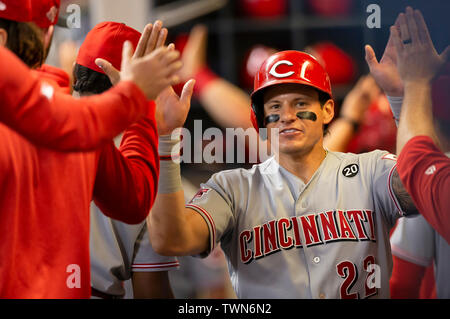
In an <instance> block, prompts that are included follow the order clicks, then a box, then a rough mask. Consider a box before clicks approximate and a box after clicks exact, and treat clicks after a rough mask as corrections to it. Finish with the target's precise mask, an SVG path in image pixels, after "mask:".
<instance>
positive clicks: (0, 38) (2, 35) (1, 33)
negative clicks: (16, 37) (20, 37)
mask: <svg viewBox="0 0 450 319" xmlns="http://www.w3.org/2000/svg"><path fill="white" fill-rule="evenodd" d="M7 42H8V32H6V30H5V29H2V28H0V46H2V47H6V43H7Z"/></svg>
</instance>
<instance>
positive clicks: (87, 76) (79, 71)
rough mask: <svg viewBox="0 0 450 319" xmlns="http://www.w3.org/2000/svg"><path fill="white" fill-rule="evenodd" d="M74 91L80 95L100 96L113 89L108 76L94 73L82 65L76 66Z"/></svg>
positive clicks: (74, 70)
mask: <svg viewBox="0 0 450 319" xmlns="http://www.w3.org/2000/svg"><path fill="white" fill-rule="evenodd" d="M73 77H74V84H73V89H74V90H75V91H77V92H78V93H80V94H83V93H92V94H100V93H103V92H105V91H107V90H109V89H110V88H111V87H112V83H111V81H110V80H109V78H108V76H107V75H106V74H103V73H100V72H97V71H94V70H92V69H89V68H87V67H85V66H82V65H80V64H78V63H77V64H75V67H74V69H73Z"/></svg>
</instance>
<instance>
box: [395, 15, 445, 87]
mask: <svg viewBox="0 0 450 319" xmlns="http://www.w3.org/2000/svg"><path fill="white" fill-rule="evenodd" d="M390 31H391V37H392V39H393V42H394V45H395V49H396V52H397V56H398V61H397V66H398V72H399V74H400V76H401V78H402V80H403V81H404V82H405V85H406V82H422V83H423V82H428V83H429V82H431V81H432V79H433V78H434V77H435V76H436V74H437V73H438V72H439V71H440V70H441V69H442V67H443V65H444V64H445V62H446V61H447V60H448V59H449V57H450V47H447V48H446V49H445V50H444V52H443V53H442V54H440V55H439V54H438V53H437V52H436V49H435V48H434V45H433V42H432V40H431V38H430V34H429V32H428V28H427V25H426V23H425V20H424V19H423V16H422V14H421V12H420V11H419V10H413V9H412V8H411V7H407V8H406V14H404V13H401V14H400V16H399V26H398V27H397V26H392V27H391V30H390Z"/></svg>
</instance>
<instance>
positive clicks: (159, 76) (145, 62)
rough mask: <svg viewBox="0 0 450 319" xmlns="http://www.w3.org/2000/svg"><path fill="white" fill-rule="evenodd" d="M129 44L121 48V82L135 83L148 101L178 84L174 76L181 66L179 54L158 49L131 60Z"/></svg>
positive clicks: (165, 49) (177, 79)
mask: <svg viewBox="0 0 450 319" xmlns="http://www.w3.org/2000/svg"><path fill="white" fill-rule="evenodd" d="M132 55H133V51H132V48H131V43H130V42H128V41H127V42H125V44H124V48H123V57H122V67H121V72H120V77H121V80H123V81H132V82H134V83H136V84H137V85H138V86H139V87H140V88H141V90H142V91H143V92H144V94H145V95H146V96H147V98H148V99H149V100H154V99H156V97H157V96H158V95H159V93H161V92H162V91H163V90H164V89H165V88H167V87H168V86H170V85H175V84H177V83H179V82H180V77H179V76H178V75H177V74H176V73H177V72H178V71H179V70H180V68H181V66H182V65H183V64H182V62H181V61H180V59H179V58H180V52H178V51H176V50H173V49H170V48H168V47H160V48H158V49H156V50H155V51H153V52H152V53H150V54H149V55H146V56H144V57H142V58H135V59H132Z"/></svg>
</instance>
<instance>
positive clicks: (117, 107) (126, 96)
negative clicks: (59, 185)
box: [0, 0, 173, 151]
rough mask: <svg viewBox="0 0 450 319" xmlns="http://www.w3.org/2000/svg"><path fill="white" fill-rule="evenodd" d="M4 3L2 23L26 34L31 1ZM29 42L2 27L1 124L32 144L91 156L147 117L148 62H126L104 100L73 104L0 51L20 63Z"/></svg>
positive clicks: (149, 92)
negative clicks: (93, 152) (121, 79)
mask: <svg viewBox="0 0 450 319" xmlns="http://www.w3.org/2000/svg"><path fill="white" fill-rule="evenodd" d="M2 3H3V6H4V7H3V10H0V21H3V22H5V23H7V24H8V25H15V26H16V27H15V29H18V28H19V27H18V26H22V25H23V26H24V28H26V29H27V28H28V27H27V23H28V22H30V21H32V18H31V17H32V7H31V1H30V0H20V1H19V0H14V1H13V0H3V1H2ZM28 30H29V31H30V32H31V31H33V30H34V29H29V28H28ZM34 38H36V39H37V36H36V35H35V36H34ZM6 40H8V41H6ZM30 42H31V41H28V40H27V41H24V39H23V37H19V34H14V35H13V34H8V30H6V29H3V28H2V27H1V23H0V101H1V107H0V122H1V123H3V124H4V125H6V126H8V127H9V128H11V129H14V130H15V131H17V132H18V133H20V134H21V135H23V136H25V137H26V138H28V139H29V140H30V141H32V142H33V143H34V144H36V145H41V146H45V147H49V148H54V149H58V150H64V151H78V150H83V151H86V150H92V149H95V148H97V147H99V146H100V145H104V144H105V143H107V142H108V141H110V140H111V139H112V138H113V137H114V136H116V135H117V134H118V133H120V132H122V131H123V130H124V129H125V128H127V127H128V126H129V125H130V124H131V123H134V122H135V121H136V120H139V119H141V118H142V117H143V116H144V115H145V114H147V112H148V103H147V99H146V97H147V98H150V99H152V98H154V97H155V90H154V89H155V83H153V82H152V81H151V79H149V78H148V72H149V70H150V69H151V68H152V66H151V64H152V61H148V60H147V61H145V60H143V59H135V60H132V61H129V60H126V61H124V63H125V64H126V65H125V68H124V71H125V70H126V73H128V74H127V76H126V77H123V81H122V82H121V83H119V84H118V85H116V86H115V87H114V88H113V89H111V90H110V91H109V92H107V93H105V94H104V95H102V96H96V97H89V98H83V99H80V100H77V99H74V98H72V97H71V96H68V95H67V94H61V93H60V92H58V89H57V88H55V87H54V86H52V82H48V81H45V82H44V81H41V79H40V78H38V77H37V76H36V75H35V74H32V73H31V72H30V70H29V69H28V68H27V67H26V66H25V65H23V63H22V62H21V61H20V60H19V59H17V57H16V56H14V54H12V53H11V52H10V51H9V50H7V49H5V48H3V46H6V47H7V48H9V49H10V50H13V53H15V54H16V55H17V56H19V57H22V55H21V52H23V51H24V52H29V50H28V49H29V45H30ZM17 47H20V48H25V50H23V51H19V50H16V48H17ZM124 73H125V72H124ZM168 80H169V79H167V81H168ZM130 82H133V83H130ZM168 83H173V82H169V81H168V82H167V84H168ZM161 84H162V83H161ZM164 84H166V83H164ZM142 93H143V94H142Z"/></svg>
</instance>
